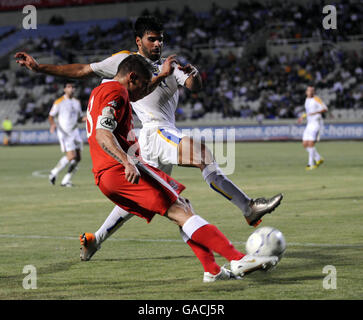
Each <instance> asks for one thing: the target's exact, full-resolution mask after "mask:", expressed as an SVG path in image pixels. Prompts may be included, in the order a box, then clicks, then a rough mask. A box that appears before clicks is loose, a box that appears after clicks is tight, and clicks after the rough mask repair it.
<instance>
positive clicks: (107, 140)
mask: <svg viewBox="0 0 363 320" xmlns="http://www.w3.org/2000/svg"><path fill="white" fill-rule="evenodd" d="M96 140H97V142H98V144H99V145H100V146H101V148H102V149H103V150H104V151H105V152H106V153H107V154H108V155H110V156H111V157H112V158H114V159H115V160H116V161H118V162H120V163H121V164H122V165H123V166H124V167H125V177H126V180H127V181H129V182H131V183H134V184H136V183H138V182H139V178H140V172H139V170H138V169H137V168H136V166H135V164H134V163H133V161H132V159H131V158H130V157H129V156H128V155H127V153H126V152H125V151H123V150H122V148H121V146H120V144H119V143H118V141H117V139H116V137H115V136H114V134H113V133H112V132H111V131H110V130H108V129H101V128H98V129H96Z"/></svg>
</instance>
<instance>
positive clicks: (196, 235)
mask: <svg viewBox="0 0 363 320" xmlns="http://www.w3.org/2000/svg"><path fill="white" fill-rule="evenodd" d="M167 216H168V217H169V219H171V220H173V221H175V222H176V223H177V224H179V226H181V228H182V231H183V232H184V233H185V237H186V238H188V239H190V240H192V241H193V242H194V243H196V244H198V245H199V247H200V248H203V247H205V248H206V251H207V252H209V251H210V252H216V253H218V254H219V255H221V256H222V257H224V258H226V259H227V260H228V261H229V262H230V263H231V271H232V273H233V274H234V275H235V276H236V277H242V276H244V275H246V274H248V273H251V272H253V271H256V270H260V269H265V270H267V269H269V268H271V267H272V266H274V265H276V264H277V262H278V257H275V256H272V257H255V256H250V255H244V254H243V253H242V252H239V251H238V250H237V249H236V248H235V247H234V246H233V245H232V243H231V242H230V241H229V240H228V239H227V237H226V236H225V235H224V234H223V233H222V232H221V231H220V230H219V229H218V228H217V227H216V226H214V225H211V224H210V223H208V222H207V221H206V220H204V219H203V218H202V217H200V216H199V215H195V214H194V213H193V211H192V208H191V206H190V205H189V203H188V202H187V201H185V200H184V199H183V198H181V197H179V199H178V201H177V203H176V204H174V205H172V207H171V208H170V209H169V210H168V212H167ZM188 244H189V243H188ZM193 251H194V250H193ZM204 254H207V253H204ZM197 257H198V256H197ZM198 258H199V257H198ZM212 275H213V274H212ZM207 278H208V277H206V280H207ZM207 281H208V280H207ZM207 281H206V282H207Z"/></svg>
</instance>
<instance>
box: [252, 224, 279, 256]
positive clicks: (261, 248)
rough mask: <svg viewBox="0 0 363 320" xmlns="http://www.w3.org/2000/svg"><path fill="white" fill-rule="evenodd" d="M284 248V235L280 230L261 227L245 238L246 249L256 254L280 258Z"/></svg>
mask: <svg viewBox="0 0 363 320" xmlns="http://www.w3.org/2000/svg"><path fill="white" fill-rule="evenodd" d="M285 249H286V241H285V237H284V235H283V234H282V232H281V231H280V230H277V229H275V228H272V227H262V228H258V229H257V230H256V231H254V232H253V233H252V234H251V235H250V236H249V237H248V239H247V242H246V251H247V253H248V254H251V255H257V256H277V257H279V260H280V259H281V258H282V255H283V253H284V252H285Z"/></svg>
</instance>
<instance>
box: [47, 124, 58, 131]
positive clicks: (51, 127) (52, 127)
mask: <svg viewBox="0 0 363 320" xmlns="http://www.w3.org/2000/svg"><path fill="white" fill-rule="evenodd" d="M56 127H57V126H56V125H55V124H52V125H51V126H50V128H49V132H50V133H53V132H54V131H55V128H56Z"/></svg>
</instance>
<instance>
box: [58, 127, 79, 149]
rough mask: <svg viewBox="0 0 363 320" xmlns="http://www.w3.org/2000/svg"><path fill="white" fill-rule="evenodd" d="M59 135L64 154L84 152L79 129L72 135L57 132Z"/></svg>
mask: <svg viewBox="0 0 363 320" xmlns="http://www.w3.org/2000/svg"><path fill="white" fill-rule="evenodd" d="M57 134H58V139H59V143H60V147H61V150H62V152H68V151H73V150H82V148H83V141H82V139H81V135H80V133H79V130H78V129H75V130H73V131H72V133H70V134H66V133H64V132H62V131H60V130H57Z"/></svg>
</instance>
